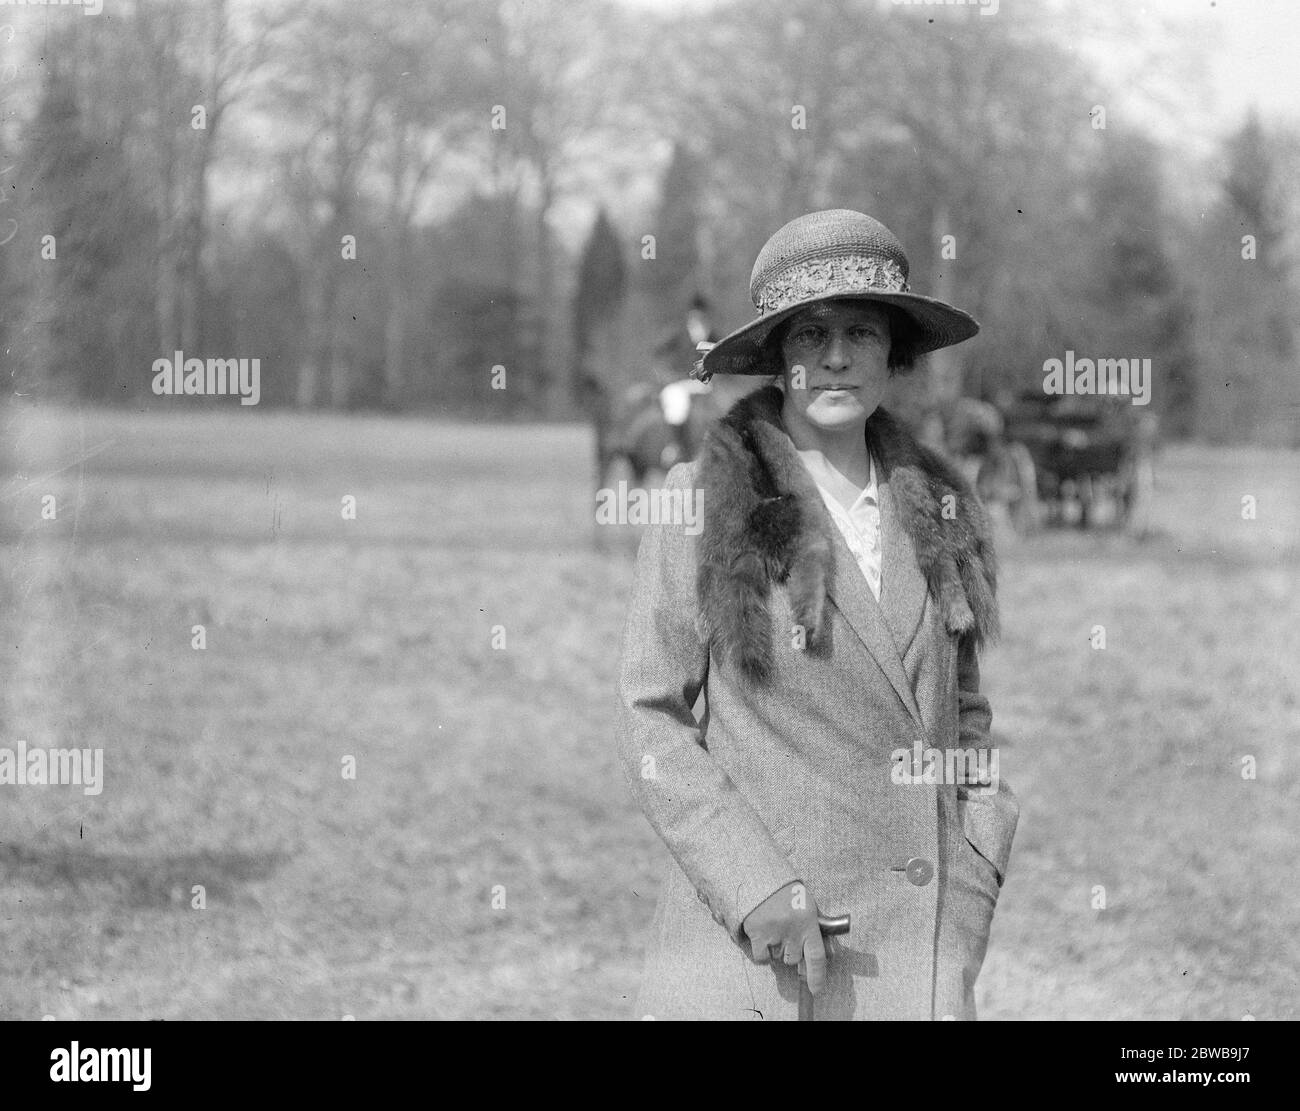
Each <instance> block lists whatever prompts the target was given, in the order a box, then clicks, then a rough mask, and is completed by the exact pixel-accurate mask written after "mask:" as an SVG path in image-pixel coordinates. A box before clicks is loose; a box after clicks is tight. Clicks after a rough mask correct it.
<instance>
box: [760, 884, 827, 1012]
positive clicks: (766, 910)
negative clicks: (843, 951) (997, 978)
mask: <svg viewBox="0 0 1300 1111" xmlns="http://www.w3.org/2000/svg"><path fill="white" fill-rule="evenodd" d="M741 929H743V930H744V931H745V935H746V936H747V937H748V938H749V943H750V946H751V947H752V948H753V950H754V960H756V961H758V962H760V963H761V964H766V963H767V961H768V960H770V959H771V958H772V957H775V958H776V959H777V960H781V961H784V962H785V963H786V964H792V965H793V964H797V965H798V966H799V971H800V973H801V974H802V975H804V976H805V978H806V979H807V981H808V990H809V991H810V992H812V993H813V995H816V994H817V993H818V992H819V991H821V990H822V987H823V986H824V985H825V983H826V942H824V941H823V940H822V932H821V928H820V927H819V926H818V925H817V904H816V903H815V902H814V901H813V897H812V895H810V894H809V893H808V889H807V888H805V887H804V885H803V884H801V883H788V884H786V885H785V887H783V888H781V890H780V891H777V892H776V893H775V894H772V895H769V896H768V897H767V898H766V899H764V900H763V901H762V902H761V903H759V904H758V906H756V907H755V908H754V909H753V910H751V911H750V912H749V914H747V915H746V916H745V920H744V922H742V923H741Z"/></svg>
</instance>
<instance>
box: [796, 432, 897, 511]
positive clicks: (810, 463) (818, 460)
mask: <svg viewBox="0 0 1300 1111" xmlns="http://www.w3.org/2000/svg"><path fill="white" fill-rule="evenodd" d="M795 450H796V451H798V454H799V458H800V459H802V460H803V463H804V466H805V467H807V468H808V470H809V472H810V473H811V474H812V477H813V481H814V482H816V483H817V485H818V486H819V487H821V488H822V489H823V490H824V491H826V492H827V493H829V494H831V495H832V497H834V498H835V500H836V501H837V502H839V500H840V497H841V496H848V494H849V492H850V491H857V497H856V500H854V501H853V502H852V503H850V506H849V512H850V513H851V512H852V511H853V510H855V509H857V508H858V506H859V505H861V504H862V503H863V502H867V503H870V504H871V505H877V504H879V501H880V495H879V491H878V489H877V484H876V460H875V457H874V456H873V455H872V454H871V452H870V451H868V452H867V467H868V473H867V485H866V486H865V487H864V488H862V489H861V490H858V487H857V485H856V484H855V483H853V482H850V481H849V480H848V479H847V478H845V477H844V475H843V474H841V473H840V472H839V471H838V470H837V469H836V468H835V467H833V466H831V464H830V462H829V461H828V460H827V459H826V456H825V455H824V454H822V452H820V451H817V450H816V449H810V450H808V451H799V450H798V449H797V448H796V449H795ZM841 504H842V503H841Z"/></svg>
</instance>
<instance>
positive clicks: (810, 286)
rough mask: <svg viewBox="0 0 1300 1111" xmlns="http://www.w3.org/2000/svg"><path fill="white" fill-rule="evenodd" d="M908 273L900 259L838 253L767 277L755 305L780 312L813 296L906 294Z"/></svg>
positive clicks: (764, 313) (755, 296)
mask: <svg viewBox="0 0 1300 1111" xmlns="http://www.w3.org/2000/svg"><path fill="white" fill-rule="evenodd" d="M907 291H908V286H907V274H906V272H905V271H904V270H903V268H902V267H901V266H899V264H898V263H897V262H895V261H894V260H893V259H891V258H882V257H880V256H879V255H836V256H832V257H830V258H813V259H808V260H807V261H805V262H799V263H796V264H795V265H793V266H791V267H788V268H787V269H785V270H783V271H781V272H780V273H779V274H777V275H775V276H774V277H772V278H768V279H766V280H764V281H763V282H762V283H761V285H759V286H758V288H756V289H755V290H754V297H753V299H754V306H755V307H756V308H757V309H758V311H759V312H760V313H761V314H762V315H763V316H767V315H768V314H769V313H774V312H781V311H782V310H783V309H788V308H789V307H790V306H791V305H797V304H799V303H800V302H802V301H807V300H809V299H811V298H813V297H824V296H826V295H827V294H836V293H843V294H846V295H849V294H861V293H906V292H907Z"/></svg>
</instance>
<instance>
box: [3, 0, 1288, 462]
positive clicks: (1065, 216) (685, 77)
mask: <svg viewBox="0 0 1300 1111" xmlns="http://www.w3.org/2000/svg"><path fill="white" fill-rule="evenodd" d="M1083 8H1084V6H1083V5H1074V4H1049V5H1032V6H1031V5H1028V4H1012V3H1007V2H1004V3H1003V4H1002V5H1001V6H1000V11H999V14H998V15H997V16H996V17H994V18H985V17H982V16H981V15H980V14H979V9H978V8H977V7H969V8H963V7H954V8H933V7H925V6H906V5H902V6H900V5H894V4H887V3H877V2H875V0H779V2H778V0H744V2H740V0H736V2H732V3H722V4H719V5H717V6H714V7H711V8H706V9H697V8H691V7H687V8H685V9H683V11H682V12H679V13H677V14H675V15H674V16H672V17H669V16H660V15H657V14H649V13H647V12H646V11H644V10H643V9H641V8H639V7H632V6H624V5H622V4H619V3H616V2H612V0H589V2H583V3H576V2H567V3H554V2H544V0H530V2H528V3H526V4H522V3H517V2H509V3H500V4H497V3H493V4H485V3H481V2H474V0H388V2H386V3H383V4H354V3H349V2H345V0H317V2H314V3H310V4H302V3H274V2H272V3H258V4H254V3H238V2H235V0H202V2H200V0H134V2H133V3H128V2H125V0H123V2H119V3H117V4H115V5H114V6H113V10H112V12H113V18H111V19H108V18H100V19H56V18H52V17H51V18H46V20H45V21H44V23H42V24H41V28H40V33H39V35H36V34H29V35H28V36H27V40H28V41H27V42H26V43H23V42H21V41H20V42H17V43H15V44H11V46H10V49H11V50H13V49H23V50H24V54H23V57H22V61H23V64H22V66H21V67H20V70H19V73H20V78H19V80H18V81H17V82H15V83H14V85H13V87H14V88H16V89H21V90H22V93H23V96H22V97H20V98H19V99H18V100H16V101H12V102H11V106H10V107H8V109H7V111H6V113H5V118H4V123H3V125H0V137H2V138H3V140H4V142H5V163H6V164H7V165H8V166H9V167H10V169H9V170H7V171H6V177H5V195H6V203H5V204H4V205H3V207H0V217H8V218H9V222H8V223H7V224H6V225H5V226H4V228H0V240H5V242H4V244H3V246H0V295H2V296H3V310H2V313H3V315H2V316H0V349H2V350H3V351H4V353H5V363H6V372H7V373H6V374H5V381H6V382H7V383H8V386H9V388H10V389H12V390H15V391H17V392H19V393H22V394H27V395H52V394H63V395H66V396H75V397H80V398H86V399H95V400H100V401H106V402H112V401H116V402H135V403H141V402H142V400H144V399H149V403H152V404H157V403H159V402H158V400H157V399H153V398H152V395H151V394H150V393H149V384H150V381H151V375H150V373H149V368H150V367H151V365H152V362H153V360H154V359H156V358H159V357H160V356H163V357H170V356H171V355H172V353H173V352H174V351H176V350H181V351H183V352H184V353H185V354H186V355H187V356H199V357H206V356H223V357H233V356H244V357H258V358H260V359H261V360H262V399H263V400H262V403H263V404H279V405H293V406H299V407H303V408H334V409H347V408H359V407H373V408H388V409H419V410H432V411H441V412H461V413H467V414H474V413H480V414H492V415H497V416H504V415H518V416H541V415H551V416H554V415H563V414H566V413H571V412H573V411H574V406H575V404H577V403H578V402H579V401H580V396H579V395H580V392H581V391H580V385H581V383H582V381H583V378H584V375H590V376H593V377H595V378H597V379H598V380H601V381H605V382H607V383H608V384H609V385H611V386H612V387H617V386H618V385H620V384H622V383H627V382H631V381H634V380H637V379H645V378H647V377H649V376H653V375H654V374H656V373H660V374H669V373H676V374H680V373H684V372H685V362H686V360H687V359H688V358H689V350H690V345H689V342H687V341H685V340H684V338H683V333H684V320H685V313H686V310H687V307H688V306H689V305H690V304H691V302H692V301H693V300H695V299H697V298H699V297H704V298H706V299H707V300H708V301H710V302H711V303H712V306H713V314H712V315H713V320H714V322H715V326H716V327H717V328H718V329H719V330H722V331H725V330H728V329H730V328H731V327H734V326H735V325H737V324H739V323H740V322H742V321H743V320H745V319H747V318H748V317H749V316H750V315H752V312H753V309H752V307H751V306H750V305H749V304H748V301H747V296H746V294H747V284H748V276H749V268H750V266H751V264H752V261H753V258H754V254H755V252H756V250H757V248H758V247H759V246H760V245H761V244H762V242H763V240H764V239H765V238H766V237H767V235H769V234H770V233H771V232H772V231H773V230H775V229H776V227H778V226H779V225H780V224H781V223H783V222H785V221H786V220H788V219H790V218H791V217H793V216H795V215H798V214H799V213H801V212H805V211H809V210H811V209H815V208H823V207H852V208H860V209H862V210H864V211H867V212H870V213H872V214H873V215H876V216H877V217H879V218H880V219H882V220H884V221H885V222H886V223H887V224H888V225H889V226H890V227H891V228H893V229H894V230H895V231H896V232H897V233H898V234H899V236H900V237H901V238H902V239H903V241H904V243H905V245H907V247H908V249H909V253H910V256H911V259H912V266H913V285H914V286H915V287H917V288H919V289H921V290H922V291H926V292H932V293H934V294H935V295H938V296H942V297H945V298H947V299H950V300H952V301H953V302H955V303H957V304H959V305H962V306H963V307H966V308H968V309H969V310H970V311H971V312H973V313H974V314H975V315H976V316H977V317H978V318H979V319H980V320H981V321H982V323H983V324H984V331H983V333H982V335H981V336H980V337H979V338H978V339H976V340H975V341H973V342H971V343H969V344H966V345H963V346H962V347H960V348H957V349H954V350H953V351H951V352H945V353H939V354H937V355H936V356H934V357H932V363H931V373H930V375H929V376H928V377H927V378H926V379H925V380H924V383H923V386H924V388H925V389H926V390H928V391H930V392H931V395H932V396H940V397H942V396H950V395H951V394H952V393H953V392H955V391H957V390H964V391H965V392H967V393H971V394H976V395H981V396H985V397H995V396H997V395H998V394H1000V393H1004V392H1006V391H1015V390H1019V389H1023V388H1030V387H1033V386H1034V385H1035V384H1037V383H1039V382H1041V377H1042V364H1043V361H1044V360H1045V359H1047V358H1052V357H1060V356H1061V355H1062V354H1063V353H1064V352H1065V351H1066V350H1067V349H1071V350H1074V351H1075V352H1076V353H1078V354H1080V355H1089V356H1101V357H1128V356H1138V357H1149V358H1151V359H1152V360H1153V364H1154V367H1155V379H1156V380H1155V384H1154V392H1153V408H1154V409H1155V410H1157V411H1158V412H1159V415H1160V417H1161V421H1162V426H1163V428H1164V429H1165V431H1166V433H1168V434H1171V435H1184V436H1186V435H1198V436H1203V437H1208V438H1214V439H1221V440H1233V439H1258V440H1264V441H1271V442H1283V443H1293V444H1294V443H1300V390H1298V389H1297V379H1298V378H1300V372H1298V371H1300V368H1298V366H1297V345H1296V314H1295V313H1294V309H1293V306H1294V303H1295V294H1296V284H1297V282H1296V254H1295V241H1294V236H1293V232H1292V231H1291V229H1292V228H1294V227H1295V226H1296V223H1295V216H1296V215H1297V213H1296V211H1295V209H1296V200H1295V197H1294V196H1293V195H1291V194H1290V193H1288V192H1286V191H1284V188H1283V186H1284V183H1285V182H1286V181H1287V180H1288V179H1290V178H1292V177H1293V176H1294V174H1295V172H1296V170H1297V169H1298V168H1300V157H1298V156H1297V142H1296V139H1295V137H1294V135H1291V134H1289V133H1286V132H1282V131H1278V130H1276V129H1270V128H1268V127H1266V126H1265V125H1264V124H1262V123H1261V122H1260V121H1259V120H1258V119H1255V118H1250V119H1247V120H1245V121H1244V122H1243V123H1242V125H1241V127H1240V129H1239V130H1238V131H1237V133H1236V134H1234V135H1232V136H1230V137H1229V138H1228V139H1227V140H1226V141H1224V142H1222V143H1221V144H1219V147H1218V149H1217V151H1216V154H1215V156H1214V157H1212V158H1210V159H1208V160H1207V159H1205V158H1204V157H1198V158H1197V159H1196V160H1192V159H1191V157H1190V156H1189V155H1188V154H1187V153H1186V151H1185V149H1184V146H1183V145H1182V144H1177V143H1169V142H1162V141H1161V140H1160V139H1159V138H1157V137H1156V136H1154V135H1152V134H1148V133H1146V132H1144V131H1143V130H1142V128H1141V127H1139V126H1138V125H1137V124H1136V123H1135V122H1134V121H1135V119H1138V118H1142V113H1141V112H1140V111H1138V110H1137V109H1138V108H1140V107H1141V100H1140V95H1139V94H1135V93H1134V92H1133V90H1129V89H1123V90H1122V89H1118V88H1107V87H1105V86H1104V85H1101V84H1099V79H1098V77H1097V74H1096V73H1095V72H1093V71H1092V70H1091V69H1090V68H1089V67H1088V66H1087V65H1086V63H1085V62H1084V60H1083V58H1082V55H1081V54H1080V53H1079V52H1077V51H1075V50H1073V49H1072V48H1071V44H1070V41H1069V38H1068V35H1069V33H1070V29H1071V27H1072V21H1073V19H1074V13H1077V12H1079V11H1082V10H1083ZM53 14H54V13H51V15H53ZM1093 18H1095V17H1093ZM1109 33H1111V34H1112V35H1114V36H1116V37H1120V36H1128V37H1133V36H1137V35H1140V34H1142V33H1146V32H1145V31H1143V30H1142V29H1140V28H1135V27H1134V26H1132V25H1130V24H1129V23H1128V15H1127V13H1120V14H1116V15H1115V16H1114V17H1113V26H1112V27H1110V29H1109ZM1161 58H1162V54H1161V47H1160V44H1159V43H1153V45H1152V54H1151V58H1150V60H1149V62H1148V63H1146V64H1149V65H1151V66H1157V67H1158V66H1159V65H1161V64H1163V63H1162V61H1161ZM13 104H17V105H19V107H17V108H15V107H13V106H12V105H13ZM1121 105H1123V109H1124V110H1122V111H1121V110H1120V106H1121ZM1156 107H1158V106H1156ZM1156 114H1157V113H1156V110H1155V108H1153V113H1152V118H1155V115H1156ZM3 168H4V167H0V169H3ZM6 235H7V236H8V238H7V240H6ZM496 368H504V375H502V373H501V372H500V371H497V370H496ZM503 381H504V383H505V384H506V387H507V388H505V389H499V388H497V389H494V388H493V387H494V385H496V386H500V385H501V384H502V382H503Z"/></svg>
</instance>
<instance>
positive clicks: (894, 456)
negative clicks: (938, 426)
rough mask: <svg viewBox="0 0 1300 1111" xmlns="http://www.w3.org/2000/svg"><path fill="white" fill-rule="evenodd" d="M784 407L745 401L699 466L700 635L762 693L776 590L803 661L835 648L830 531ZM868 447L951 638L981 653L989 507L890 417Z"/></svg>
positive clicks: (990, 578)
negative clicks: (798, 632)
mask: <svg viewBox="0 0 1300 1111" xmlns="http://www.w3.org/2000/svg"><path fill="white" fill-rule="evenodd" d="M783 401H784V395H783V394H782V392H781V390H780V389H778V388H777V387H776V386H766V387H764V388H762V389H760V390H756V391H755V392H754V393H751V394H749V395H747V396H746V397H744V398H742V399H741V400H740V401H738V402H737V403H736V404H735V405H734V406H733V407H732V409H731V411H730V412H729V413H727V415H726V416H725V417H723V418H722V419H721V420H719V421H718V422H717V423H716V424H715V425H714V426H713V427H712V429H710V431H709V434H708V436H707V437H706V439H705V442H704V448H703V452H702V457H701V469H700V482H701V485H702V487H703V489H704V490H705V491H706V495H705V498H704V529H703V535H702V536H701V537H700V546H699V555H698V568H697V578H696V589H697V592H698V595H699V602H700V617H701V625H702V628H701V632H702V633H703V635H704V636H706V637H707V638H708V639H709V641H710V642H711V643H712V644H713V645H714V646H715V647H716V648H717V649H719V650H720V652H721V654H722V655H724V656H726V657H729V658H731V659H732V660H734V661H735V662H736V663H738V664H739V665H740V667H741V668H742V669H743V671H744V672H745V673H746V674H748V675H749V676H750V677H751V678H753V679H755V680H759V681H762V680H764V679H766V678H767V677H768V675H769V674H770V669H771V659H772V629H771V619H770V615H769V612H768V607H767V599H768V595H769V593H770V591H771V587H772V584H773V583H776V584H778V585H782V586H784V587H785V588H786V590H787V591H788V593H789V597H790V604H791V608H792V609H793V611H794V615H795V620H796V621H797V622H798V623H799V624H800V625H802V626H803V627H804V630H805V637H806V644H807V648H808V650H809V651H811V652H813V653H818V652H824V651H825V650H826V649H827V648H828V641H829V627H828V624H827V621H826V604H827V597H826V595H827V587H828V586H829V584H830V582H831V578H832V572H833V569H834V551H835V548H834V543H833V530H834V529H835V524H834V522H833V521H832V520H831V518H830V514H828V513H827V512H826V507H825V505H824V504H823V502H822V500H821V496H820V495H819V494H818V492H817V487H816V485H815V484H814V482H813V480H812V476H811V475H810V474H809V473H808V471H807V468H805V467H804V465H803V461H802V460H801V459H800V458H799V456H798V454H797V453H796V452H795V448H794V445H793V444H792V443H791V441H790V437H789V436H788V435H787V433H786V431H785V427H784V424H783V423H782V420H781V406H782V404H783ZM867 438H868V441H869V443H870V445H871V449H872V453H873V454H874V455H875V457H876V461H877V464H878V469H877V475H878V476H879V478H880V479H881V480H882V481H885V482H888V483H889V489H890V493H891V495H892V497H893V500H894V505H895V507H896V510H897V518H898V521H899V523H900V524H901V525H902V527H903V529H904V530H905V531H906V532H907V534H908V536H909V537H910V538H911V540H912V545H913V547H914V549H915V551H916V558H917V564H918V566H919V568H920V571H921V574H922V576H923V577H924V579H925V582H926V587H927V589H928V590H929V593H930V596H931V597H932V598H933V599H934V600H935V602H936V603H937V604H938V605H939V607H940V611H941V612H942V613H943V617H944V624H945V626H946V628H947V629H948V631H949V632H951V633H960V634H971V635H972V636H973V637H974V640H975V643H976V644H977V645H978V644H981V643H983V642H984V641H985V640H988V639H992V638H994V637H996V636H997V632H998V612H997V601H996V590H997V569H996V563H995V557H994V553H993V544H992V539H991V529H990V527H989V521H988V517H987V515H986V514H985V512H984V507H983V506H982V505H980V503H979V501H978V499H977V498H976V497H975V496H974V494H973V493H972V491H971V489H970V486H969V485H968V484H967V482H966V481H965V479H964V478H962V476H961V475H960V474H958V472H957V471H956V470H955V469H954V468H953V467H952V465H951V464H949V463H948V462H947V461H946V460H944V459H943V458H942V457H941V456H939V455H938V454H937V453H935V452H934V451H932V450H931V449H929V448H927V447H925V446H924V445H922V444H921V443H919V442H918V441H917V440H916V439H915V438H914V437H913V436H912V435H911V434H910V433H909V432H908V431H907V430H906V429H904V428H903V427H902V425H900V424H899V423H898V422H897V421H895V420H894V418H893V417H891V416H890V415H889V414H888V413H887V412H885V411H884V410H883V409H877V410H876V412H875V413H873V414H872V415H871V417H870V418H869V419H868V420H867ZM948 495H952V498H953V500H952V501H950V502H947V503H945V498H947V497H948ZM945 504H947V505H948V506H949V507H951V508H950V509H949V512H948V516H947V517H945V516H944V508H945Z"/></svg>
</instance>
